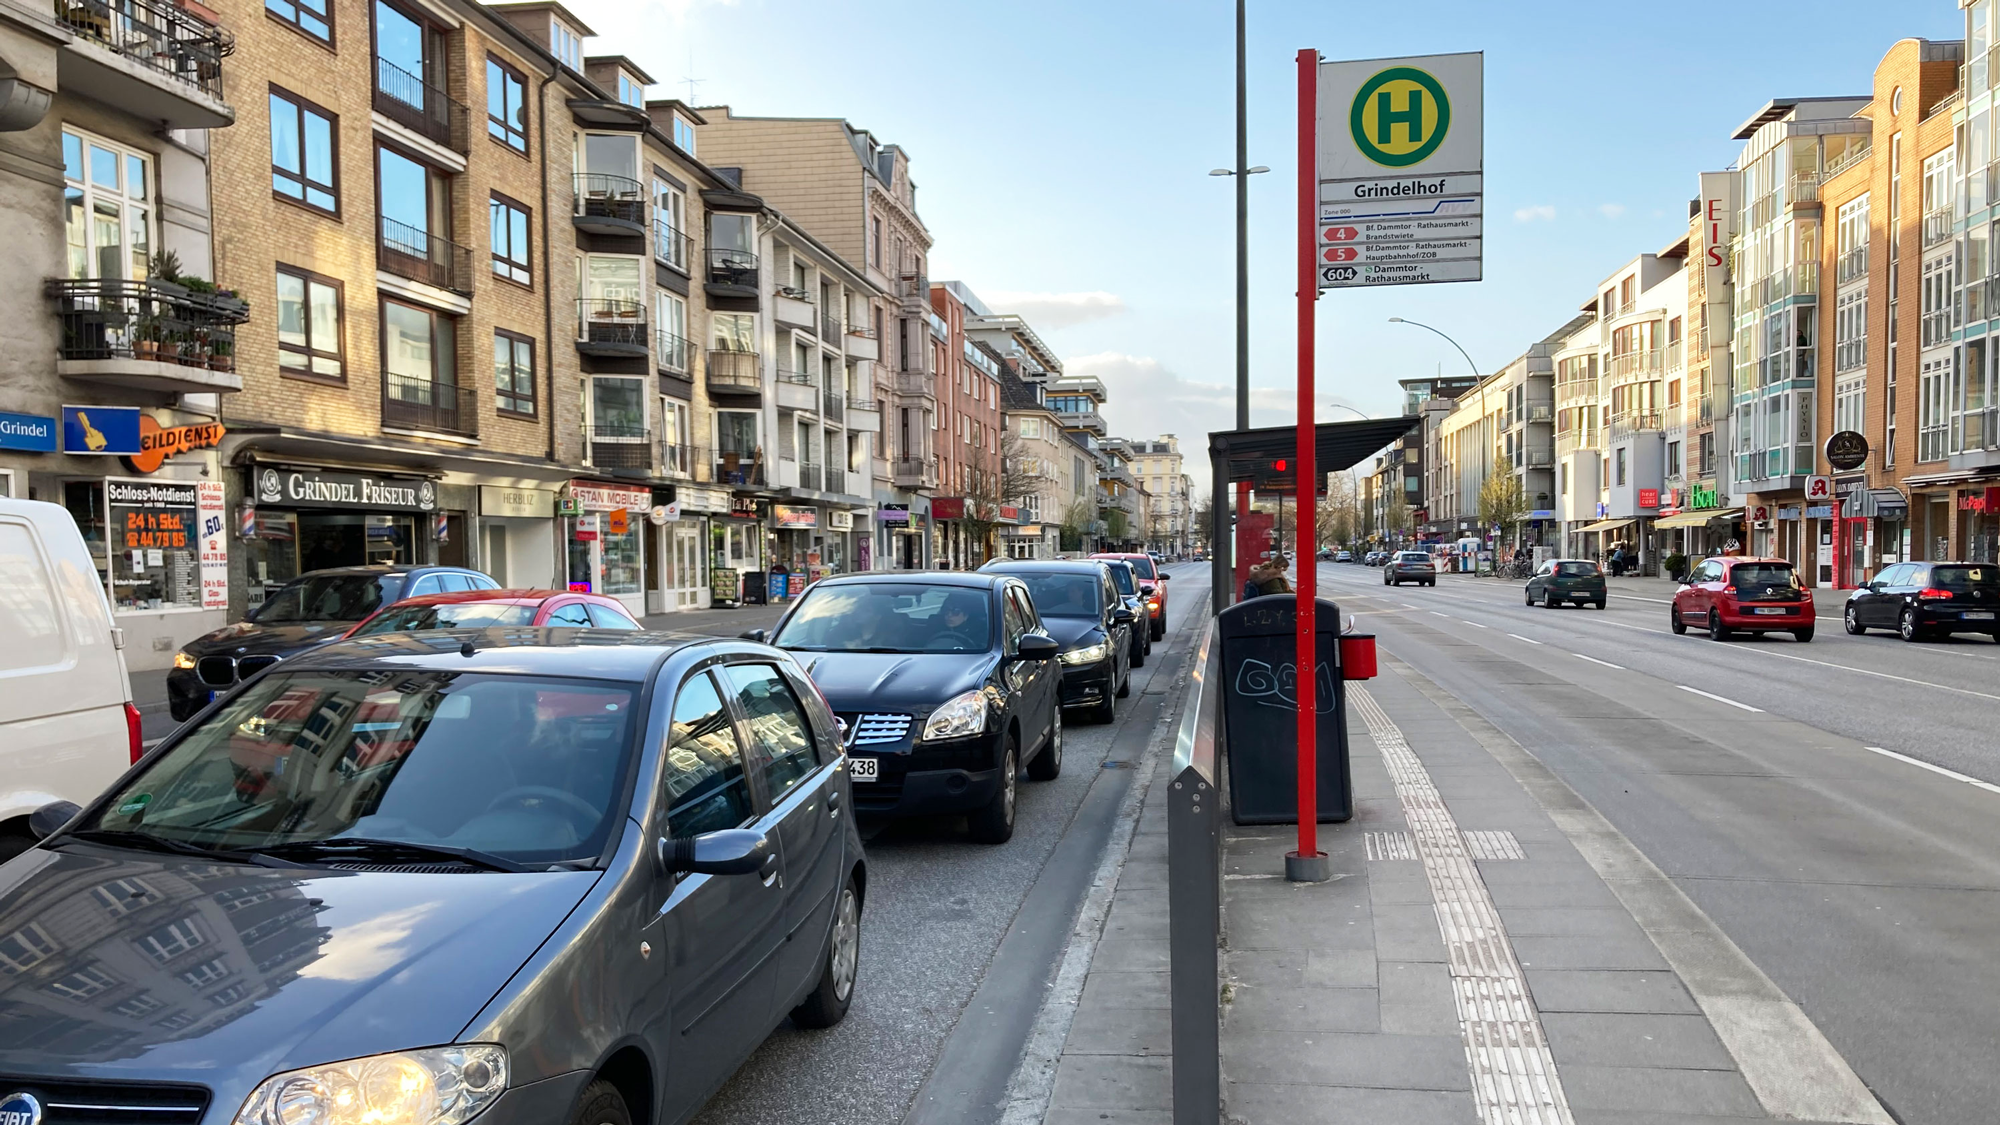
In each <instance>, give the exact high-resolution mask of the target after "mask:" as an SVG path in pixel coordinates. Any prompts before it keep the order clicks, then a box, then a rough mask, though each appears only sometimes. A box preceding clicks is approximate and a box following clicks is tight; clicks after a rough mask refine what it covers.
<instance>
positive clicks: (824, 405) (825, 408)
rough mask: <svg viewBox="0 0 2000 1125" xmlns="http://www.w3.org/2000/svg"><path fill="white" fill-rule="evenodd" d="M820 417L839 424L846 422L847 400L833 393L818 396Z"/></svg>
mask: <svg viewBox="0 0 2000 1125" xmlns="http://www.w3.org/2000/svg"><path fill="white" fill-rule="evenodd" d="M819 413H820V417H822V418H825V419H826V420H827V421H829V422H832V423H835V424H839V423H841V422H845V421H846V420H847V398H846V396H844V395H841V394H839V393H837V392H835V391H826V392H824V393H823V394H821V395H820V396H819Z"/></svg>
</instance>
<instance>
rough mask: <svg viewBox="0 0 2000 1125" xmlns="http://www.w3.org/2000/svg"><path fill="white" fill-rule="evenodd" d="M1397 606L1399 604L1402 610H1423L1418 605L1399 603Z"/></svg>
mask: <svg viewBox="0 0 2000 1125" xmlns="http://www.w3.org/2000/svg"><path fill="white" fill-rule="evenodd" d="M1370 596H1371V597H1372V596H1373V595H1370ZM1398 604H1400V605H1401V606H1402V607H1403V608H1404V609H1422V608H1424V607H1423V606H1420V605H1411V604H1410V603H1409V602H1401V603H1398Z"/></svg>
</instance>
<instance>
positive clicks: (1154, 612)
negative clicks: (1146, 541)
mask: <svg viewBox="0 0 2000 1125" xmlns="http://www.w3.org/2000/svg"><path fill="white" fill-rule="evenodd" d="M1090 557H1091V558H1093V559H1124V560H1125V561H1126V562H1128V563H1131V564H1132V573H1134V574H1136V575H1138V576H1139V595H1140V597H1141V598H1143V599H1144V600H1145V602H1146V615H1147V617H1148V618H1149V620H1148V622H1147V627H1148V629H1149V630H1150V631H1151V633H1152V637H1153V639H1154V640H1156V641H1157V640H1159V639H1160V638H1161V637H1164V636H1166V635H1167V575H1166V572H1165V571H1163V570H1161V569H1159V568H1158V567H1156V566H1154V565H1153V556H1151V555H1148V554H1145V553H1143V552H1136V551H1100V552H1099V553H1097V554H1095V555H1092V556H1090Z"/></svg>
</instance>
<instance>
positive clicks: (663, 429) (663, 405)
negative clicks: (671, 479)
mask: <svg viewBox="0 0 2000 1125" xmlns="http://www.w3.org/2000/svg"><path fill="white" fill-rule="evenodd" d="M693 437H694V435H693V433H692V432H691V431H690V430H689V428H688V404H687V403H685V402H682V401H681V400H679V399H677V398H662V399H660V449H661V451H662V453H663V454H664V456H663V457H662V458H661V462H662V464H663V465H664V466H665V468H666V470H667V471H668V472H670V473H682V474H686V473H690V472H693V471H694V465H693V463H692V457H691V454H692V451H691V450H689V449H688V445H689V443H690V441H691V439H692V438H693Z"/></svg>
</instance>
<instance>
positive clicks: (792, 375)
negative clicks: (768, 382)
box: [778, 367, 818, 387]
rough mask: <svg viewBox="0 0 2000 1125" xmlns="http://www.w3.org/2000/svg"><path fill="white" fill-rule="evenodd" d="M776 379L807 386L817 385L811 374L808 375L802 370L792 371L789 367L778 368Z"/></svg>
mask: <svg viewBox="0 0 2000 1125" xmlns="http://www.w3.org/2000/svg"><path fill="white" fill-rule="evenodd" d="M778 380H779V382H783V383H798V384H800V385H801V386H807V387H813V386H817V385H818V382H817V380H815V379H814V378H813V377H812V376H811V375H808V374H806V373H805V372H803V371H794V370H792V369H791V368H789V367H780V368H778Z"/></svg>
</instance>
